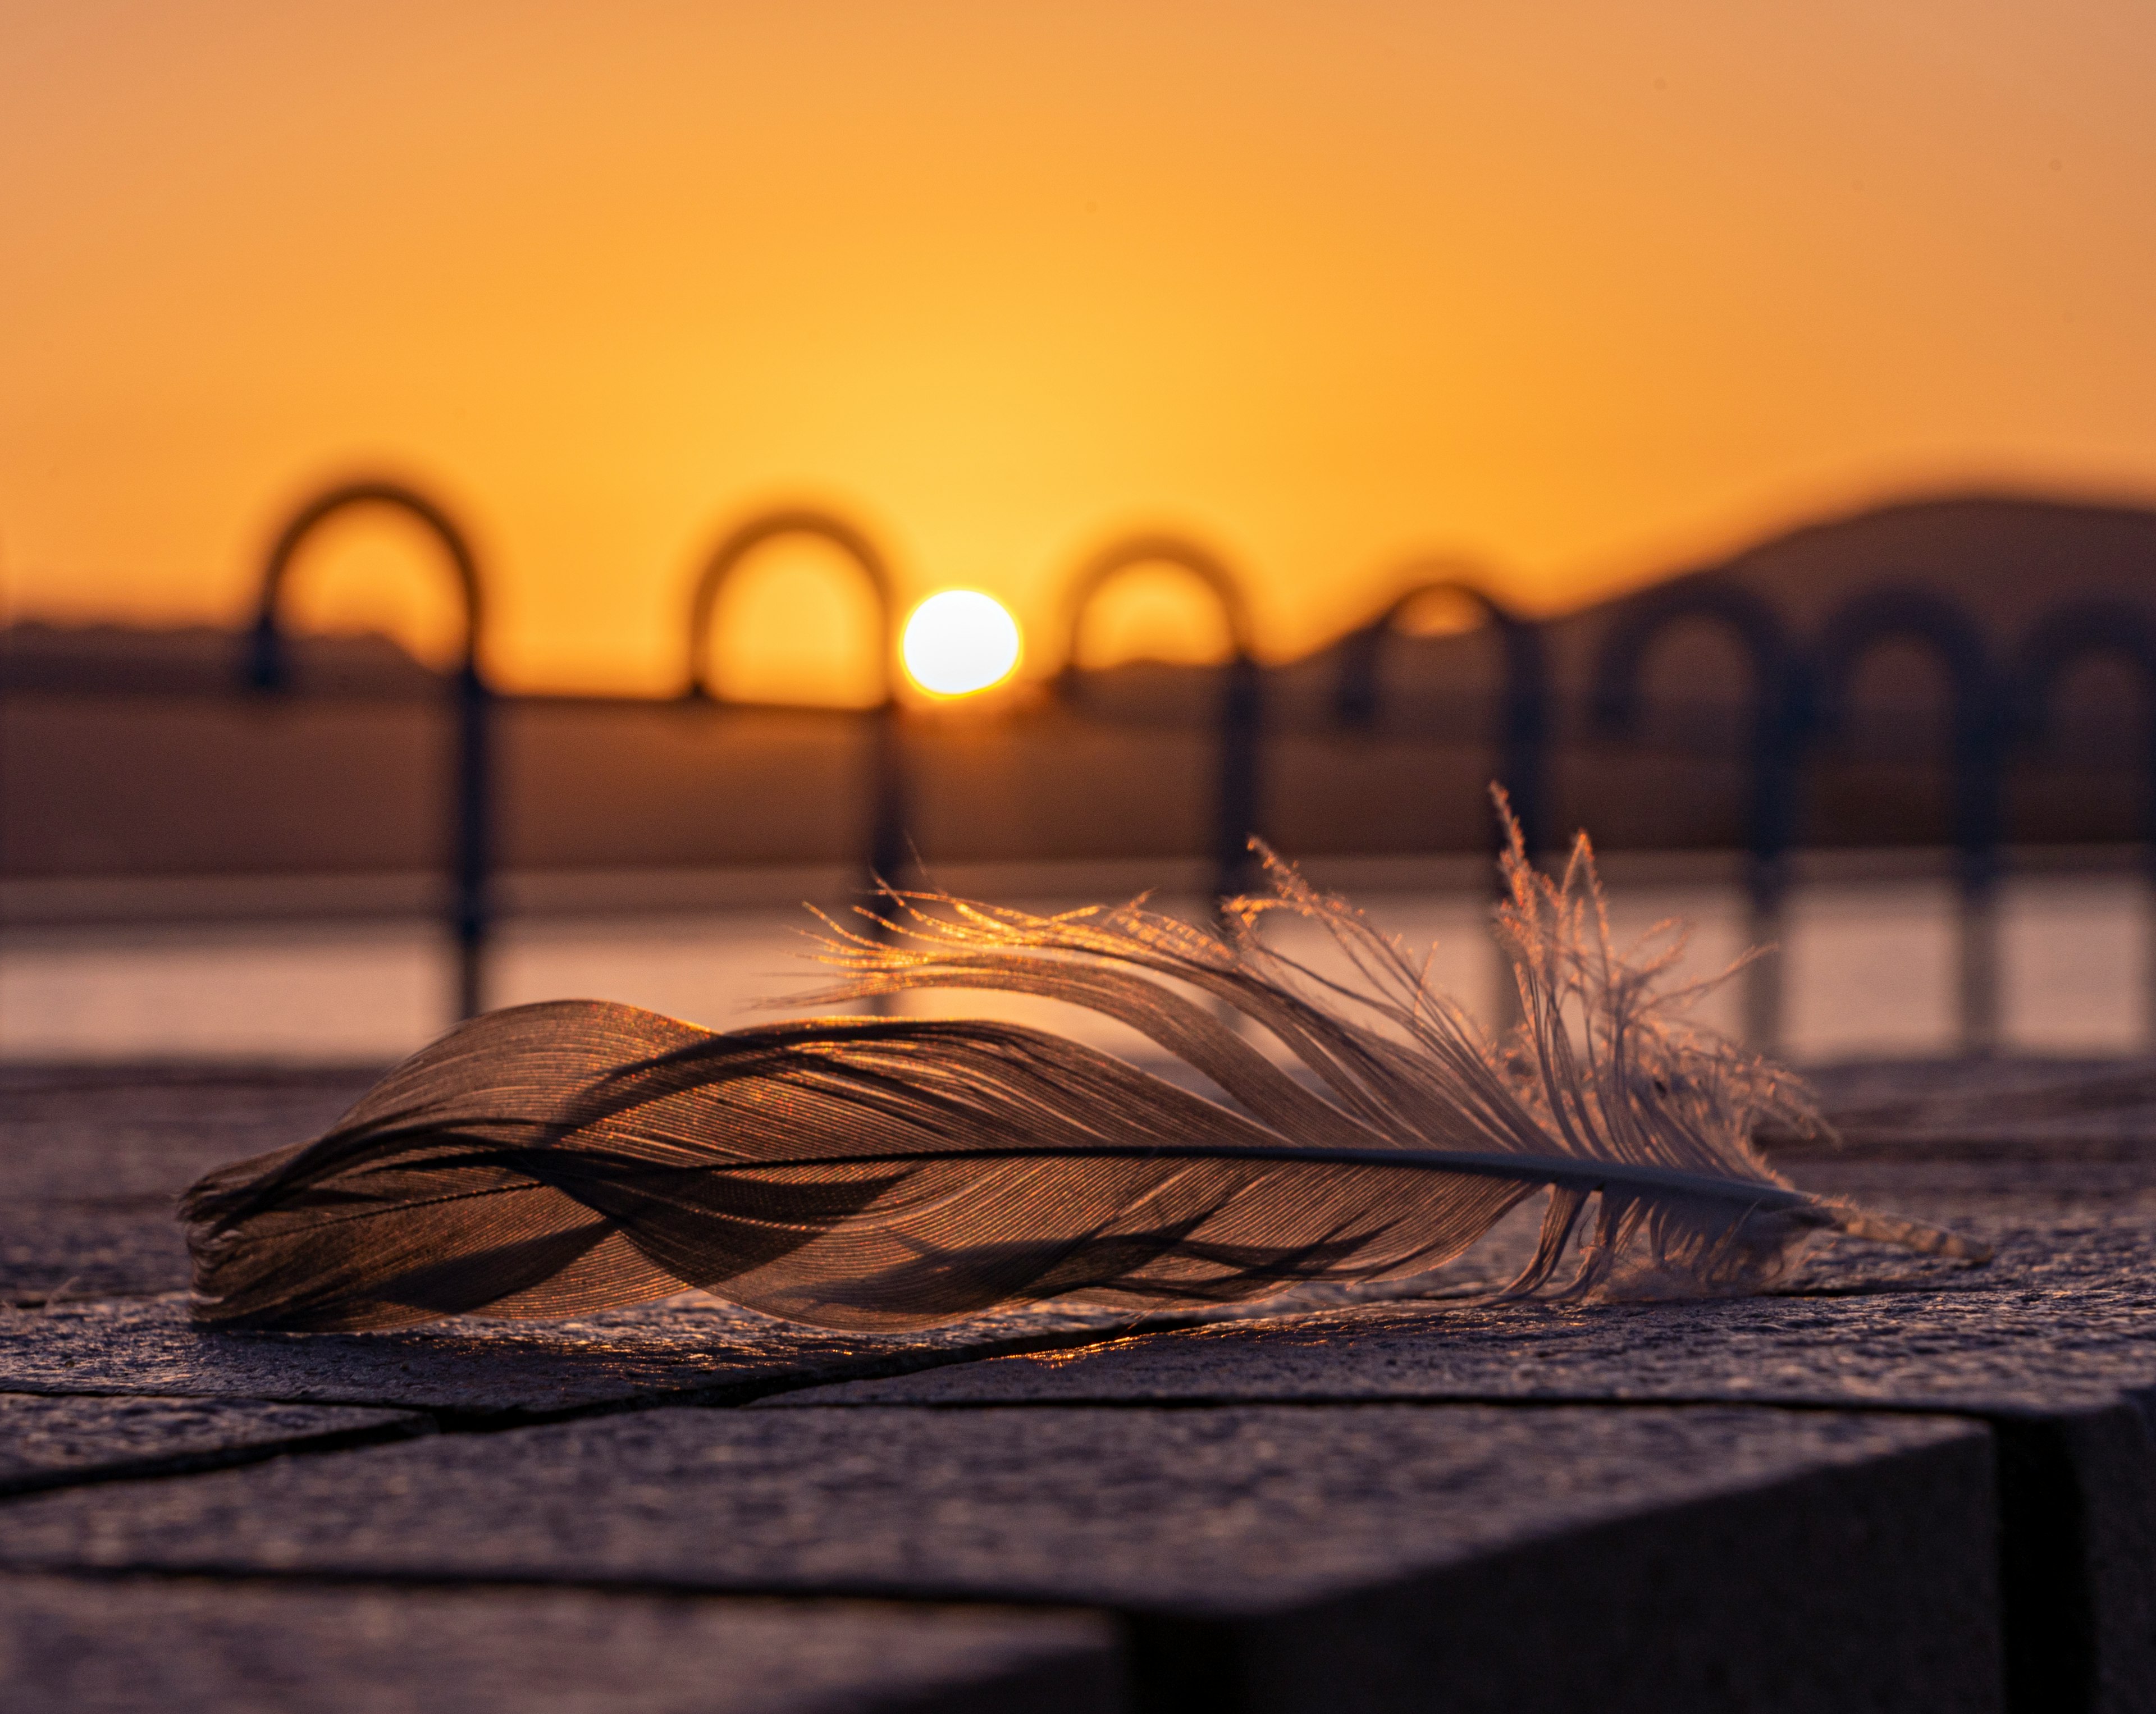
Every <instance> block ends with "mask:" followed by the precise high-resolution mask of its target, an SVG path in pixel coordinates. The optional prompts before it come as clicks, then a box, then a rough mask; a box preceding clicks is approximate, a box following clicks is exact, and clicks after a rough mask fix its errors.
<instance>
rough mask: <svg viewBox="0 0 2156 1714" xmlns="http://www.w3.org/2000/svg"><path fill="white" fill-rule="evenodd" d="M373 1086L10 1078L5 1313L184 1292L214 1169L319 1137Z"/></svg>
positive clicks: (234, 1079)
mask: <svg viewBox="0 0 2156 1714" xmlns="http://www.w3.org/2000/svg"><path fill="white" fill-rule="evenodd" d="M369 1081H371V1078H370V1076H369V1075H368V1074H367V1073H364V1072H360V1071H352V1070H331V1071H306V1070H289V1071H277V1070H261V1069H244V1070H239V1069H234V1070H194V1071H190V1070H185V1069H183V1068H178V1067H169V1068H148V1069H144V1068H128V1067H110V1068H96V1067H80V1068H66V1069H52V1070H38V1069H36V1068H33V1067H23V1066H10V1067H6V1068H0V1303H15V1304H18V1305H38V1304H43V1303H45V1302H48V1301H53V1300H55V1299H59V1300H64V1299H69V1298H83V1297H100V1296H134V1295H137V1294H142V1293H150V1292H159V1291H177V1290H179V1289H182V1288H183V1287H184V1286H186V1285H187V1247H186V1245H185V1244H183V1243H182V1241H181V1238H180V1229H179V1226H178V1224H177V1221H176V1220H175V1219H174V1218H173V1204H174V1203H175V1202H176V1201H177V1198H178V1196H179V1193H181V1192H182V1190H185V1189H186V1188H187V1186H188V1185H189V1184H191V1183H193V1182H194V1180H195V1179H197V1178H199V1177H201V1176H202V1174H203V1173H206V1172H208V1170H209V1169H210V1168H211V1167H215V1166H218V1165H220V1164H222V1163H223V1162H227V1161H234V1160H239V1159H241V1158H243V1157H246V1156H248V1155H254V1154H260V1153H263V1152H265V1151H267V1150H269V1149H273V1148H281V1147H284V1146H285V1144H287V1143H291V1142H303V1141H305V1139H306V1138H307V1137H311V1136H314V1135H316V1133H317V1132H321V1131H322V1130H323V1129H325V1128H326V1126H328V1125H329V1124H330V1123H331V1121H333V1120H334V1119H335V1118H336V1116H337V1115H338V1114H339V1113H340V1112H341V1111H344V1109H345V1108H346V1107H347V1106H350V1105H351V1104H352V1101H354V1100H356V1099H357V1097H358V1096H359V1095H360V1093H361V1092H362V1090H365V1088H366V1087H367V1084H368V1082H369Z"/></svg>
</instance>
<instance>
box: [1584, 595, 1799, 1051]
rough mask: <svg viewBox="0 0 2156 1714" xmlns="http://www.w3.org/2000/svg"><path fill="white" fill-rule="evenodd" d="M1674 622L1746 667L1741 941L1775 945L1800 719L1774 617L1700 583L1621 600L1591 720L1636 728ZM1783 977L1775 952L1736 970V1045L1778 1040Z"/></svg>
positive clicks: (1609, 727) (1790, 662)
mask: <svg viewBox="0 0 2156 1714" xmlns="http://www.w3.org/2000/svg"><path fill="white" fill-rule="evenodd" d="M1682 624H1707V625H1714V626H1717V627H1719V628H1720V629H1723V630H1726V631H1727V632H1729V633H1730V634H1732V635H1733V636H1734V637H1735V638H1736V639H1737V641H1738V643H1739V644H1741V645H1742V646H1743V650H1744V653H1745V655H1746V657H1747V658H1748V661H1749V663H1750V665H1751V669H1752V703H1751V721H1750V731H1748V734H1747V746H1746V747H1747V750H1748V756H1749V761H1750V764H1751V779H1750V782H1749V787H1750V789H1749V793H1748V803H1747V804H1746V816H1745V831H1746V835H1747V838H1748V842H1749V845H1750V851H1749V854H1748V862H1747V864H1746V873H1745V895H1746V903H1747V906H1748V921H1747V923H1746V939H1747V943H1748V946H1750V947H1754V948H1765V947H1779V946H1780V944H1781V940H1782V935H1783V931H1784V912H1783V901H1784V895H1785V892H1786V890H1787V886H1788V879H1789V844H1790V840H1791V837H1792V835H1793V834H1794V827H1795V798H1796V770H1797V759H1798V749H1799V728H1800V721H1801V713H1800V710H1799V696H1798V676H1797V665H1796V660H1795V658H1794V654H1793V652H1792V650H1791V649H1790V647H1789V634H1788V633H1787V632H1786V631H1785V630H1784V628H1783V625H1782V622H1781V620H1780V619H1779V618H1777V617H1776V616H1775V613H1774V609H1773V608H1771V607H1769V606H1768V604H1767V603H1766V602H1764V601H1763V600H1762V599H1761V598H1759V597H1758V596H1757V595H1754V594H1753V593H1752V592H1751V591H1749V590H1748V589H1745V588H1741V587H1739V586H1738V585H1736V584H1733V583H1725V582H1719V581H1709V580H1706V579H1702V580H1699V581H1688V582H1684V583H1681V584H1677V585H1675V586H1672V587H1670V588H1663V589H1659V590H1652V591H1650V592H1649V593H1646V594H1645V595H1643V596H1640V597H1639V598H1636V599H1635V600H1633V601H1631V602H1628V603H1626V604H1625V607H1624V608H1621V609H1620V612H1619V613H1618V616H1617V618H1616V619H1615V621H1614V623H1613V624H1611V626H1610V628H1609V630H1608V631H1607V632H1605V633H1604V636H1603V639H1602V646H1601V649H1600V652H1599V654H1598V655H1597V656H1596V659H1595V665H1594V723H1595V726H1596V727H1597V728H1598V729H1599V730H1600V731H1603V732H1605V733H1608V734H1609V735H1611V736H1631V735H1633V734H1635V733H1636V732H1637V731H1638V730H1639V726H1640V707H1641V703H1642V701H1643V696H1642V692H1641V680H1642V678H1643V677H1644V675H1645V665H1646V659H1647V656H1648V654H1650V652H1651V651H1652V649H1653V648H1654V646H1655V644H1656V643H1657V642H1659V641H1660V640H1661V638H1662V636H1663V635H1664V634H1665V633H1666V632H1667V631H1668V630H1669V629H1671V627H1673V626H1676V625H1682ZM1784 974H1785V972H1784V961H1783V959H1782V958H1781V957H1779V955H1778V954H1768V955H1764V956H1760V957H1754V958H1753V961H1752V962H1751V963H1750V964H1748V965H1747V966H1746V967H1745V969H1744V972H1743V981H1744V988H1743V1008H1744V1025H1743V1028H1744V1039H1745V1040H1746V1041H1747V1042H1748V1043H1749V1044H1751V1045H1752V1046H1753V1047H1755V1048H1758V1049H1770V1048H1773V1047H1774V1046H1775V1045H1776V1044H1778V1043H1779V1041H1780V1039H1781V1036H1782V1030H1783V1018H1782V995H1783V986H1784Z"/></svg>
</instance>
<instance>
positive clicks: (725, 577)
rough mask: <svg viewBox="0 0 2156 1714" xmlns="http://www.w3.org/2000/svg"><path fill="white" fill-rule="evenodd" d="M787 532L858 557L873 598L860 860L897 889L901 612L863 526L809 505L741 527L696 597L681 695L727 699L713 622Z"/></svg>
mask: <svg viewBox="0 0 2156 1714" xmlns="http://www.w3.org/2000/svg"><path fill="white" fill-rule="evenodd" d="M780 536H809V537H812V538H814V540H817V541H824V542H828V543H829V544H830V545H831V546H832V547H835V548H837V549H838V550H839V552H841V553H843V554H844V555H845V556H846V557H847V558H848V559H849V560H850V561H852V562H853V563H854V566H855V568H856V569H857V570H858V571H859V572H860V574H861V577H862V579H863V580H864V581H865V582H866V583H867V584H868V586H869V593H870V596H871V597H873V598H874V599H875V609H876V637H877V647H878V649H879V651H880V652H879V654H878V656H877V665H878V669H879V670H880V673H881V675H882V680H883V695H881V696H880V698H879V699H878V700H877V701H876V702H875V706H873V707H871V708H870V709H868V710H867V711H866V719H867V723H868V738H869V742H868V765H869V780H868V792H867V798H868V805H869V826H868V837H867V839H866V840H865V842H864V843H865V849H864V850H863V852H862V858H863V864H864V867H865V870H866V873H867V879H868V884H869V886H870V890H877V889H880V888H882V887H885V886H896V885H901V883H903V882H904V881H905V880H906V879H907V878H908V876H909V875H910V873H911V869H912V866H913V852H912V846H911V839H910V838H909V833H908V824H909V820H910V817H911V805H910V801H909V800H910V798H911V793H910V792H909V790H908V777H907V775H908V770H907V767H906V735H905V731H904V727H903V716H904V711H903V710H902V709H901V706H900V704H899V700H898V675H897V671H896V668H895V666H894V665H893V662H894V660H895V659H896V654H897V645H898V638H897V634H896V630H897V624H898V613H897V608H896V603H895V601H894V598H893V591H892V582H891V567H890V564H889V562H887V561H886V560H885V558H884V556H883V554H882V552H881V551H880V549H878V548H877V547H876V545H875V542H873V541H870V539H869V537H868V536H867V535H866V534H865V532H864V531H861V530H860V529H857V528H856V527H855V526H854V525H852V524H850V523H849V522H848V521H846V520H845V519H844V518H842V517H840V516H838V515H837V514H836V513H834V512H828V511H819V510H818V509H816V508H814V507H808V506H795V507H788V508H785V509H783V510H780V511H770V512H764V513H761V514H759V515H758V516H755V517H752V518H750V519H749V520H748V521H747V522H745V523H742V524H741V525H740V526H737V528H736V529H735V530H734V531H732V532H731V534H729V535H728V536H726V538H725V539H724V540H723V541H721V542H720V543H719V545H718V547H716V548H715V549H714V550H712V552H711V557H709V558H708V559H707V560H706V561H705V562H704V567H703V569H702V571H701V572H700V573H699V574H698V576H697V578H696V587H695V589H694V591H693V592H692V593H691V594H690V601H689V639H688V685H687V688H686V689H685V691H684V693H683V694H684V695H685V697H687V698H689V699H690V700H698V701H704V702H709V703H714V704H717V703H721V702H723V700H724V699H723V698H721V697H720V696H719V695H717V693H716V691H715V690H713V689H712V688H711V620H712V618H713V616H714V615H715V614H716V612H717V610H718V603H719V597H720V595H721V593H723V592H724V590H725V588H726V584H727V583H728V582H730V581H731V579H732V577H734V575H735V574H736V572H737V571H738V570H739V569H740V567H741V566H742V562H744V561H745V560H747V558H748V557H749V556H750V555H751V554H752V553H753V552H756V550H757V548H759V547H762V546H764V545H765V544H766V543H767V542H769V541H775V540H777V539H778V537H780Z"/></svg>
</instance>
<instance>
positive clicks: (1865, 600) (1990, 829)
mask: <svg viewBox="0 0 2156 1714" xmlns="http://www.w3.org/2000/svg"><path fill="white" fill-rule="evenodd" d="M1897 640H1898V641H1903V642H1911V643H1917V644H1922V646H1924V647H1925V648H1927V649H1930V650H1931V651H1932V652H1933V654H1934V655H1936V656H1937V657H1938V660H1939V663H1940V665H1942V666H1943V667H1944V668H1945V669H1946V672H1947V676H1948V683H1949V685H1950V686H1951V690H1952V697H1953V738H1952V743H1951V751H1952V762H1953V801H1954V811H1953V819H1954V848H1955V851H1956V854H1957V856H1956V867H1957V870H1958V880H1959V883H1960V885H1959V900H1958V911H1959V916H1960V919H1961V924H1960V959H1959V970H1958V981H1957V984H1956V985H1957V988H1958V1010H1959V1014H1960V1027H1961V1045H1962V1051H1963V1053H1966V1054H1971V1055H1989V1054H1993V1053H1995V1052H1997V1051H1998V1048H1999V742H2000V738H2001V736H2002V734H2001V730H2000V728H2001V725H2002V721H2001V716H2002V710H2001V707H2000V699H1999V694H1998V691H1999V687H1998V683H1997V679H1996V675H1995V674H1994V670H1993V666H1992V663H1991V657H1990V651H1989V649H1987V648H1986V646H1985V644H1984V637H1983V634H1981V633H1980V632H1979V630H1978V629H1977V628H1976V625H1975V624H1974V621H1973V620H1971V619H1970V618H1969V616H1968V615H1967V614H1966V613H1963V611H1962V609H1961V608H1959V607H1958V606H1957V605H1955V604H1954V603H1953V602H1950V601H1948V600H1947V599H1946V598H1943V597H1942V596H1938V595H1934V594H1932V593H1929V592H1928V591H1926V590H1922V589H1895V588H1889V589H1882V590H1878V591H1876V592H1874V593H1871V594H1868V595H1860V596H1857V597H1856V598H1852V599H1851V600H1850V601H1848V602H1847V603H1844V604H1843V605H1842V606H1841V607H1840V608H1837V609H1836V610H1835V613H1833V614H1832V615H1831V616H1830V618H1828V620H1827V622H1826V624H1825V627H1824V628H1823V629H1822V630H1821V632H1820V639H1819V642H1818V644H1817V645H1816V648H1815V652H1814V656H1813V660H1814V665H1813V670H1812V673H1811V675H1810V676H1811V683H1812V685H1813V686H1814V689H1815V695H1816V697H1817V706H1816V716H1817V726H1818V729H1819V730H1820V731H1821V732H1822V733H1823V734H1831V733H1833V732H1835V731H1838V730H1840V727H1841V726H1842V723H1843V721H1845V718H1846V716H1847V711H1848V700H1849V689H1850V684H1851V680H1852V679H1853V678H1854V676H1855V674H1856V666H1857V665H1858V663H1859V662H1860V661H1861V659H1862V658H1863V657H1864V655H1866V654H1868V653H1870V651H1871V649H1874V648H1876V647H1877V646H1878V645H1879V644H1883V643H1887V642H1892V641H1897Z"/></svg>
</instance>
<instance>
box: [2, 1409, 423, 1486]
mask: <svg viewBox="0 0 2156 1714" xmlns="http://www.w3.org/2000/svg"><path fill="white" fill-rule="evenodd" d="M433 1426H434V1424H432V1423H431V1422H430V1421H429V1419H427V1418H425V1417H423V1416H419V1415H416V1414H413V1413H412V1412H409V1411H400V1410H364V1409H354V1408H352V1407H351V1406H346V1405H327V1406H325V1405H317V1404H263V1403H260V1402H259V1401H256V1400H252V1399H222V1398H218V1399H197V1398H107V1397H98V1398H83V1397H72V1398H69V1397H40V1396H38V1395H36V1394H33V1393H0V1494H10V1493H19V1492H22V1491H25V1490H28V1489H32V1488H48V1487H58V1486H64V1485H66V1484H69V1483H71V1482H78V1481H110V1480H111V1479H113V1478H115V1477H118V1476H126V1475H146V1474H150V1473H152V1472H155V1471H161V1470H198V1469H203V1468H208V1467H209V1466H212V1465H218V1464H230V1463H236V1462H240V1461H242V1460H248V1459H253V1458H263V1457H267V1456H269V1455H271V1454H273V1453H276V1452H283V1451H289V1450H294V1449H295V1448H299V1447H309V1448H312V1449H316V1450H326V1449H328V1448H330V1447H333V1446H339V1445H355V1444H357V1443H359V1442H361V1441H362V1440H367V1439H387V1438H389V1437H392V1436H397V1435H403V1434H419V1433H423V1432H425V1431H427V1430H429V1429H432V1427H433Z"/></svg>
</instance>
